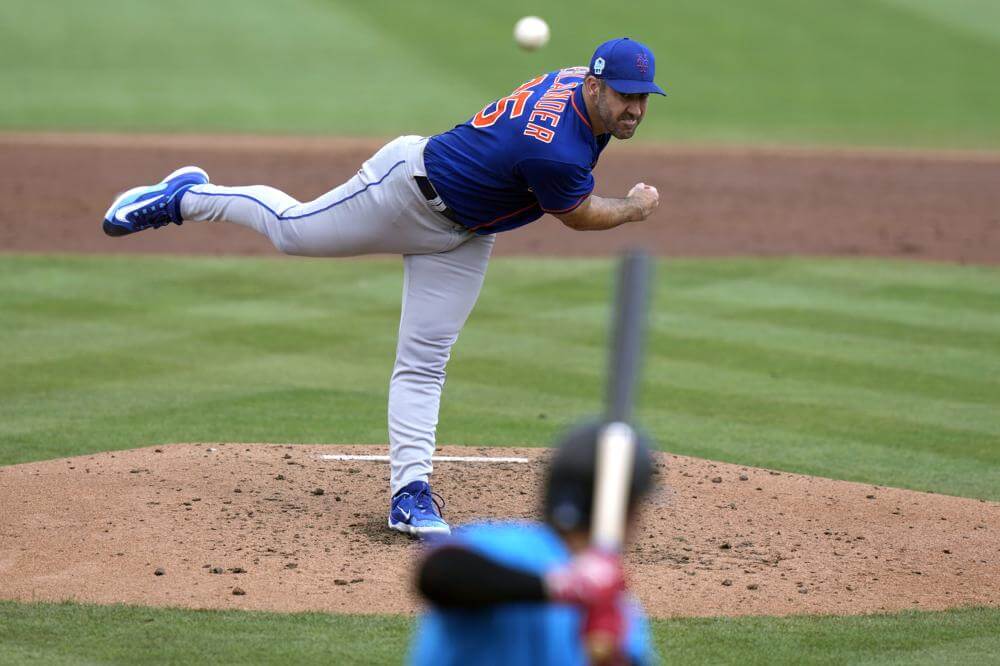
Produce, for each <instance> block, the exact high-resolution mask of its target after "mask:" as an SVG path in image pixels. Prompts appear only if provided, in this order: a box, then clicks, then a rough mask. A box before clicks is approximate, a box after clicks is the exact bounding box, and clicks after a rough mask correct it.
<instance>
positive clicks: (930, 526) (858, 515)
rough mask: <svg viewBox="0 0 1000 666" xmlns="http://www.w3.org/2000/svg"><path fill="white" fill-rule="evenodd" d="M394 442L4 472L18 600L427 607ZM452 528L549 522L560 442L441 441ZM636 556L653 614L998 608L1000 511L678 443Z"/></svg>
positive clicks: (6, 544)
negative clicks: (545, 478)
mask: <svg viewBox="0 0 1000 666" xmlns="http://www.w3.org/2000/svg"><path fill="white" fill-rule="evenodd" d="M384 453H385V449H384V447H373V446H368V447H331V446H278V445H245V444H182V445H175V446H169V447H162V448H156V449H152V448H147V449H137V450H133V451H123V452H115V453H102V454H98V455H93V456H82V457H78V458H70V459H63V460H54V461H47V462H41V463H32V464H26V465H16V466H13V467H5V468H0V507H3V510H4V513H3V520H2V523H0V598H3V599H16V600H23V601H41V600H53V601H57V600H75V601H88V602H97V603H115V602H122V603H129V604H149V605H165V606H186V607H194V608H241V609H268V610H278V611H302V610H318V611H336V612H347V613H400V612H404V613H406V612H412V611H414V610H416V609H417V603H416V601H415V599H414V597H413V596H412V594H411V593H410V575H411V572H412V563H413V562H414V560H415V559H416V558H417V557H418V556H419V553H420V545H419V543H418V542H415V541H412V540H410V539H409V538H408V537H405V536H403V535H401V534H397V533H394V532H390V531H389V530H388V529H387V527H386V524H385V520H386V511H387V507H388V497H387V484H388V470H387V465H386V464H385V463H384V462H369V461H358V460H348V461H336V460H324V459H323V458H322V456H324V455H331V454H352V455H354V454H384ZM438 453H439V454H440V455H457V456H470V455H474V456H496V457H501V456H503V457H510V456H523V457H525V458H527V459H528V461H529V462H527V463H526V464H524V463H516V462H506V463H505V462H489V463H484V462H439V463H437V464H436V471H435V477H434V482H435V489H436V490H437V491H439V492H440V493H441V494H442V495H444V497H445V498H446V499H447V501H448V504H447V507H446V508H445V515H446V516H447V517H448V518H449V519H450V520H451V521H452V522H453V523H462V522H466V521H469V520H474V519H481V518H500V517H503V518H510V517H513V518H534V517H536V515H537V511H536V507H537V505H538V499H537V496H538V491H539V489H540V487H541V480H542V472H543V469H544V467H543V462H544V457H545V456H546V455H547V452H546V451H544V450H539V449H508V448H503V449H482V448H476V449H470V448H466V447H441V448H440V449H439V451H438ZM658 478H659V481H660V486H659V491H658V492H657V493H656V495H655V496H654V497H653V498H652V500H651V501H650V502H649V503H648V505H647V507H646V509H645V510H644V515H643V518H642V521H641V524H640V526H639V528H638V534H637V535H636V538H635V540H634V542H633V543H634V545H633V546H632V547H631V548H630V550H629V552H628V566H629V570H630V572H631V578H632V585H633V587H634V589H635V590H636V591H637V592H638V594H639V596H640V597H641V598H642V600H643V602H644V603H645V604H646V606H647V608H648V609H649V611H650V613H651V614H652V615H654V616H669V615H741V614H779V615H780V614H791V613H841V614H847V613H867V612H872V611H891V610H899V609H906V608H923V609H942V608H948V607H953V606H962V605H970V604H980V605H1000V592H998V583H1000V580H998V571H1000V537H998V534H1000V504H995V503H989V502H983V501H977V500H970V499H961V498H956V497H947V496H941V495H931V494H926V493H918V492H912V491H906V490H897V489H892V488H882V487H878V486H870V485H862V484H857V483H847V482H843V481H831V480H827V479H820V478H815V477H806V476H799V475H791V474H785V473H778V472H773V471H768V470H762V469H755V468H747V467H740V466H736V465H729V464H724V463H714V462H709V461H705V460H698V459H694V458H684V457H680V456H671V455H667V454H660V455H659V460H658Z"/></svg>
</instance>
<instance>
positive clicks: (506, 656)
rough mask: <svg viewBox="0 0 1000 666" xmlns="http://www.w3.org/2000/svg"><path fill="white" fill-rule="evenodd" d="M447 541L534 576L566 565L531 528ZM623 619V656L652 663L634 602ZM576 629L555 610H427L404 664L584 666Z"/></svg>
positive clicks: (562, 608) (577, 622)
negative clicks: (548, 665) (408, 662)
mask: <svg viewBox="0 0 1000 666" xmlns="http://www.w3.org/2000/svg"><path fill="white" fill-rule="evenodd" d="M449 543H458V544H460V545H462V546H464V547H466V548H469V549H471V550H473V551H475V552H478V553H480V554H482V555H484V556H485V557H488V558H489V559H491V560H493V561H495V562H497V563H499V564H503V565H505V566H508V567H511V568H517V569H521V570H523V571H528V572H531V573H534V574H538V575H544V574H545V573H546V572H547V571H549V570H551V569H553V568H555V567H559V566H563V565H565V564H567V563H568V562H569V561H570V553H569V551H568V550H567V549H566V545H565V544H564V543H563V541H562V539H560V538H559V536H558V535H557V534H556V533H555V532H554V531H553V530H552V529H551V528H549V527H548V526H546V525H542V524H539V523H482V524H477V525H471V526H468V527H464V528H460V529H459V530H457V531H456V533H455V537H454V538H453V540H452V541H451V542H449ZM626 621H627V623H628V634H627V637H626V649H627V651H628V654H629V655H631V657H632V659H633V661H634V662H635V663H640V664H650V663H655V661H656V658H655V656H654V652H653V649H652V647H651V644H650V640H649V626H648V622H647V620H646V617H645V615H643V614H642V611H641V610H640V609H639V607H638V604H636V603H634V602H633V603H632V605H631V607H630V609H629V614H628V616H627V618H626ZM582 623H583V617H582V614H581V613H580V611H579V610H578V609H576V608H575V607H573V606H567V605H563V604H551V603H512V604H499V605H496V606H491V607H488V608H484V609H482V610H475V611H457V610H450V611H448V610H440V609H433V610H431V611H429V612H428V613H427V614H425V615H424V616H423V617H422V618H421V619H420V622H419V624H418V626H417V631H416V635H415V636H414V643H413V646H412V650H411V654H410V663H411V664H412V665H413V666H424V665H428V666H429V665H430V664H434V665H436V666H448V665H451V664H454V665H455V666H458V665H462V666H468V665H473V664H474V665H476V666H490V665H492V664H496V665H497V666H500V665H502V664H503V665H506V664H520V665H526V666H527V665H530V664H560V665H562V664H565V665H566V666H577V665H579V666H584V665H585V664H586V663H587V661H588V660H587V657H586V654H585V652H584V649H583V644H582V642H581V640H580V632H581V628H582Z"/></svg>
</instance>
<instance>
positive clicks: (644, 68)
mask: <svg viewBox="0 0 1000 666" xmlns="http://www.w3.org/2000/svg"><path fill="white" fill-rule="evenodd" d="M590 72H591V74H593V75H594V76H596V77H598V78H599V79H601V80H602V81H604V82H605V83H606V84H607V85H608V86H610V87H611V88H612V89H613V90H614V91H615V92H617V93H619V94H622V95H647V94H650V93H653V94H656V95H666V93H665V92H663V88H661V87H660V86H658V85H656V84H655V83H654V82H653V78H654V77H655V76H656V57H655V56H654V55H653V51H652V50H650V48H649V47H648V46H646V45H645V44H643V43H642V42H637V41H635V40H634V39H629V38H628V37H619V38H618V39H611V40H608V41H606V42H604V43H603V44H601V45H600V46H598V47H597V49H596V50H595V51H594V55H593V56H592V57H591V59H590Z"/></svg>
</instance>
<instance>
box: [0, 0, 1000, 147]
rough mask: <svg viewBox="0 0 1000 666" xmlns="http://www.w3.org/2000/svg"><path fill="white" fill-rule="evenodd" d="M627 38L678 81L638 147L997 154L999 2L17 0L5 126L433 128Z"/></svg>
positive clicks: (6, 62) (0, 36)
mask: <svg viewBox="0 0 1000 666" xmlns="http://www.w3.org/2000/svg"><path fill="white" fill-rule="evenodd" d="M527 14H538V15H541V16H542V17H543V18H545V19H546V20H547V21H548V22H549V24H550V26H551V27H552V39H551V42H550V44H549V45H548V46H547V47H545V48H544V49H542V50H541V51H539V52H535V53H526V52H523V51H520V50H519V49H518V48H517V47H516V46H515V44H514V42H513V40H512V39H511V29H512V27H513V25H514V22H515V21H516V20H517V19H518V18H519V17H521V16H524V15H527ZM622 35H630V36H632V37H634V38H636V39H639V40H642V41H645V42H646V43H647V44H649V45H650V46H651V47H652V48H653V49H654V52H655V53H656V55H657V78H658V80H659V81H660V82H661V83H662V84H663V86H664V87H665V88H666V89H667V91H668V92H669V93H670V97H668V98H666V99H656V100H653V102H652V103H651V104H650V113H649V117H648V119H647V121H646V122H645V125H644V126H643V128H642V134H641V138H642V139H643V140H649V139H657V140H664V141H667V140H669V141H685V142H698V143H724V142H739V143H741V144H745V143H806V144H817V143H826V144H838V145H840V144H857V145H888V146H926V147H961V148H996V147H1000V122H998V121H997V119H998V118H1000V86H998V85H997V73H996V63H997V62H1000V3H997V2H995V1H994V0H947V1H946V2H945V1H942V0H760V1H758V2H704V1H701V0H672V1H671V2H630V3H614V2H594V1H592V0H581V1H577V2H545V3H539V2H526V1H524V0H514V1H511V2H504V3H499V4H496V5H494V4H492V3H473V2H464V1H460V0H435V1H434V2H432V3H417V2H402V1H398V2H396V1H386V0H372V1H368V2H361V1H358V2H351V1H345V0H341V1H335V0H284V1H282V2H246V1H245V0H243V1H241V0H163V1H162V2H153V1H149V0H147V1H135V0H94V1H93V2H87V3H80V2H74V1H71V0H44V1H41V2H40V1H38V0H5V1H4V2H3V3H2V6H0V62H2V63H3V66H2V68H0V89H2V90H3V95H2V96H0V126H2V127H3V128H6V129H78V130H127V131H138V130H142V131H171V132H173V131H198V132H210V131H225V132H264V133H295V134H334V135H367V136H394V135H397V134H404V133H423V134H431V133H436V132H440V131H443V130H445V129H448V128H449V127H450V126H451V125H452V124H454V123H457V122H459V121H461V120H463V119H466V118H467V117H469V116H471V115H472V114H473V113H474V112H475V111H477V110H478V109H479V108H481V107H482V105H483V104H484V102H485V101H486V100H489V99H495V98H496V97H498V96H501V95H502V94H504V93H505V91H508V90H509V89H511V88H512V87H513V86H515V85H517V84H518V83H520V82H521V81H524V80H527V79H529V78H531V77H533V76H535V75H536V74H537V73H539V72H540V71H547V70H551V69H557V68H559V67H564V66H568V65H573V64H587V62H588V61H589V57H590V54H591V53H592V51H593V48H594V46H596V45H597V44H598V43H600V42H602V41H604V40H605V39H609V38H612V37H617V36H622Z"/></svg>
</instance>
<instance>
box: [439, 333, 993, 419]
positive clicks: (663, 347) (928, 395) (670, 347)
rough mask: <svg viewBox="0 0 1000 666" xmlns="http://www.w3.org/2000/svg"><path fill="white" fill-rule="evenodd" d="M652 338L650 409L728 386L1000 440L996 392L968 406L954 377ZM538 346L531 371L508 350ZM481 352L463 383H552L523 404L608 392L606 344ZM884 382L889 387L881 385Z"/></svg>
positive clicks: (490, 346)
mask: <svg viewBox="0 0 1000 666" xmlns="http://www.w3.org/2000/svg"><path fill="white" fill-rule="evenodd" d="M649 338H650V349H649V354H648V355H647V359H646V364H645V365H644V367H643V373H644V375H643V376H644V390H643V400H644V401H647V402H649V401H656V400H661V399H662V400H666V399H667V392H668V391H669V390H670V389H695V390H709V391H717V390H718V388H719V386H720V385H722V386H725V387H727V389H726V392H727V393H730V392H731V393H734V394H736V395H740V396H747V397H751V398H752V397H757V396H763V397H766V398H768V399H770V400H773V401H777V402H780V403H788V404H789V405H791V406H794V407H795V408H797V409H810V410H815V409H817V408H821V407H822V408H825V407H831V408H837V409H839V410H841V411H848V412H850V413H851V414H852V415H853V416H852V418H851V420H852V421H857V420H864V419H865V418H867V417H868V416H873V417H877V418H893V419H896V420H897V421H899V422H900V424H901V425H902V424H910V425H912V426H918V425H921V424H923V425H928V426H931V427H935V426H940V427H945V428H954V427H955V424H957V423H960V424H962V425H961V427H959V428H957V429H958V430H961V431H962V432H963V433H965V434H966V435H975V434H978V435H985V434H994V435H1000V419H998V418H997V408H998V405H997V404H996V400H995V391H994V392H992V393H991V392H990V388H991V387H989V386H986V387H984V388H983V389H982V393H983V394H984V395H985V398H986V400H985V401H975V400H963V396H961V395H955V394H954V393H951V392H949V390H948V387H950V386H952V385H953V384H954V380H953V379H952V378H950V377H944V378H936V379H937V380H938V381H935V382H934V383H933V385H930V386H929V388H928V387H924V388H923V389H922V390H912V389H911V383H917V382H919V381H920V378H921V377H920V376H919V375H915V374H913V373H908V372H907V371H905V370H894V369H892V368H890V369H889V373H894V374H895V375H898V377H895V378H894V377H892V376H889V375H887V374H886V369H884V368H880V367H872V368H869V367H868V366H865V365H861V368H862V369H863V370H864V372H863V373H862V374H861V376H860V377H858V378H857V379H855V378H854V377H853V376H852V375H851V374H850V373H851V372H852V371H853V370H854V369H855V368H856V367H857V366H858V364H844V363H842V362H840V361H836V360H829V359H812V358H808V357H807V358H805V360H804V361H802V359H801V358H800V356H799V355H790V356H788V357H787V358H786V357H785V356H784V355H782V356H781V357H780V358H779V360H780V363H774V362H773V360H772V359H771V358H770V356H771V355H772V349H771V348H762V349H760V350H759V353H755V352H758V350H757V349H756V348H752V349H750V350H749V352H748V353H744V354H737V353H735V351H734V353H732V354H714V353H707V354H701V353H698V354H695V355H693V356H692V355H690V354H688V353H687V350H686V348H685V345H684V344H681V345H679V344H676V343H675V342H674V340H675V336H670V335H667V334H664V333H663V332H662V331H660V330H654V331H652V332H651V334H650V336H649ZM466 342H468V341H466ZM696 342H697V343H700V342H701V341H700V340H698V341H685V343H686V345H687V346H692V345H694V346H696V347H697V349H699V350H701V345H700V344H695V343H696ZM530 344H533V345H534V347H535V349H536V352H537V356H536V357H534V358H532V359H526V360H525V361H523V362H520V361H512V360H511V358H510V354H509V353H508V351H507V349H506V347H507V346H508V345H511V346H514V347H518V346H523V345H530ZM472 345H473V346H474V347H475V348H474V350H473V351H471V352H467V353H463V354H460V355H459V356H458V359H460V360H459V361H458V363H460V365H461V368H462V369H461V375H460V377H461V379H462V381H464V382H477V380H476V378H477V377H478V378H484V379H483V380H480V381H478V382H477V383H479V384H480V385H486V386H489V385H491V384H493V383H494V382H495V383H497V384H500V385H504V383H506V382H508V380H509V381H514V382H516V381H517V377H518V376H522V377H523V376H524V375H526V374H531V373H533V372H536V371H538V370H544V377H543V380H542V381H543V382H544V383H543V384H536V388H538V389H539V391H534V392H532V393H531V394H529V395H523V394H519V395H518V397H517V398H518V399H519V400H534V399H542V398H544V397H545V395H546V394H548V395H557V396H565V397H583V396H587V395H590V396H599V395H600V392H601V391H602V390H603V388H604V386H603V377H604V372H605V368H606V365H607V358H606V356H607V353H606V350H605V349H604V347H603V346H601V345H597V344H594V345H585V344H574V343H570V342H566V341H565V340H553V339H548V340H538V339H537V337H532V336H531V335H530V334H528V333H517V334H509V333H507V331H492V330H491V331H480V332H479V333H478V334H477V336H476V340H475V342H474V343H472ZM469 346H470V345H469V344H466V345H463V347H462V348H463V349H469ZM707 347H708V348H709V349H713V348H714V347H715V345H714V344H713V343H712V342H709V344H708V345H707ZM735 349H736V348H735V347H734V348H733V350H735ZM774 353H777V352H774ZM733 359H736V361H735V362H733ZM747 359H751V360H750V361H749V362H747ZM883 376H885V377H886V380H885V381H880V380H881V379H882V378H883ZM844 377H846V378H847V380H846V381H845V380H844ZM453 378H454V377H453ZM897 379H898V386H897V381H896V380H897Z"/></svg>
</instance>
